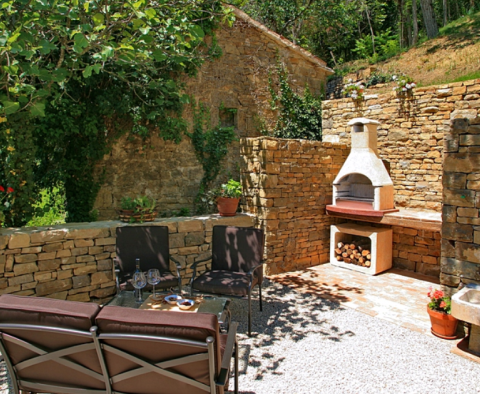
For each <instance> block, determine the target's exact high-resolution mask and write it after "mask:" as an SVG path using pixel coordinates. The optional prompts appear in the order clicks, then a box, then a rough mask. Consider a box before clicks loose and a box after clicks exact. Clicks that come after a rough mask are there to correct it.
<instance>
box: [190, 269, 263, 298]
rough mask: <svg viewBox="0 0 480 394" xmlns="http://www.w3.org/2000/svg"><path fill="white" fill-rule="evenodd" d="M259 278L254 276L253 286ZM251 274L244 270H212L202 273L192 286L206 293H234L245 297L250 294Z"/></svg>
mask: <svg viewBox="0 0 480 394" xmlns="http://www.w3.org/2000/svg"><path fill="white" fill-rule="evenodd" d="M257 282H258V278H256V277H254V278H253V284H252V288H253V286H255V285H256V284H257ZM249 283H250V275H247V274H246V273H243V272H233V271H221V270H212V271H207V272H205V273H203V274H202V275H200V276H199V277H198V278H196V279H195V280H194V281H193V284H192V287H193V288H194V289H195V290H198V291H201V292H204V293H213V294H224V295H234V296H239V297H245V296H246V295H247V294H248V287H249Z"/></svg>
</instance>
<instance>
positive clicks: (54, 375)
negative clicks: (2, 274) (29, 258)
mask: <svg viewBox="0 0 480 394" xmlns="http://www.w3.org/2000/svg"><path fill="white" fill-rule="evenodd" d="M99 311H100V308H99V306H98V305H96V304H94V303H82V302H73V301H62V300H54V299H50V298H39V297H19V296H12V295H2V296H1V297H0V338H1V340H0V351H1V352H2V355H3V356H4V359H5V362H6V365H7V369H8V371H9V373H10V377H11V380H12V385H13V389H14V392H15V394H18V393H19V392H20V391H19V390H22V392H32V393H53V394H81V393H84V394H86V393H88V394H106V393H107V384H106V383H105V379H104V376H103V374H102V368H101V365H100V360H99V358H98V356H97V351H96V347H95V341H94V338H93V337H92V334H91V333H90V328H91V327H92V325H93V324H94V320H95V317H96V315H97V314H98V312H99Z"/></svg>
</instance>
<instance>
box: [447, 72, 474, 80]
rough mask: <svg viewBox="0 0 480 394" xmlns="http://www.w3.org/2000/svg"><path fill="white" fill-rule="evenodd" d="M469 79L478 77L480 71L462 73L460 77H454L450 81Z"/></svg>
mask: <svg viewBox="0 0 480 394" xmlns="http://www.w3.org/2000/svg"><path fill="white" fill-rule="evenodd" d="M471 79H480V71H476V72H473V73H470V74H467V75H463V76H461V77H458V78H455V79H454V80H453V81H450V82H463V81H470V80H471Z"/></svg>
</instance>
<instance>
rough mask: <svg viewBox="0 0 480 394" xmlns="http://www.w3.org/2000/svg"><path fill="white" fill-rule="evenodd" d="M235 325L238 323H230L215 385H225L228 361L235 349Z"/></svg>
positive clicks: (228, 366)
mask: <svg viewBox="0 0 480 394" xmlns="http://www.w3.org/2000/svg"><path fill="white" fill-rule="evenodd" d="M237 327H238V323H232V325H231V326H230V329H229V330H228V337H227V344H226V346H225V352H224V353H223V357H222V365H221V366H220V367H221V369H220V373H219V374H218V378H217V381H216V382H215V384H216V385H217V386H225V383H226V381H227V377H228V372H229V371H230V362H231V359H232V356H233V351H234V350H235V346H236V344H237Z"/></svg>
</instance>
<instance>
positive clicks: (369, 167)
mask: <svg viewBox="0 0 480 394" xmlns="http://www.w3.org/2000/svg"><path fill="white" fill-rule="evenodd" d="M379 124H380V123H379V122H377V121H375V120H370V119H366V118H355V119H352V120H351V121H350V122H348V125H349V126H352V148H351V151H350V154H349V156H348V158H347V160H346V161H345V164H344V165H343V167H342V168H341V170H340V172H339V173H338V175H337V177H336V178H335V180H334V182H333V201H332V205H328V206H327V211H328V212H332V213H333V212H335V213H341V214H347V215H356V216H377V217H382V216H383V215H384V214H385V213H387V212H395V211H397V209H395V207H394V202H393V182H392V179H391V178H390V175H389V174H388V172H387V169H386V168H385V165H384V164H383V162H382V160H381V159H380V157H379V156H378V150H377V126H378V125H379Z"/></svg>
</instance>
